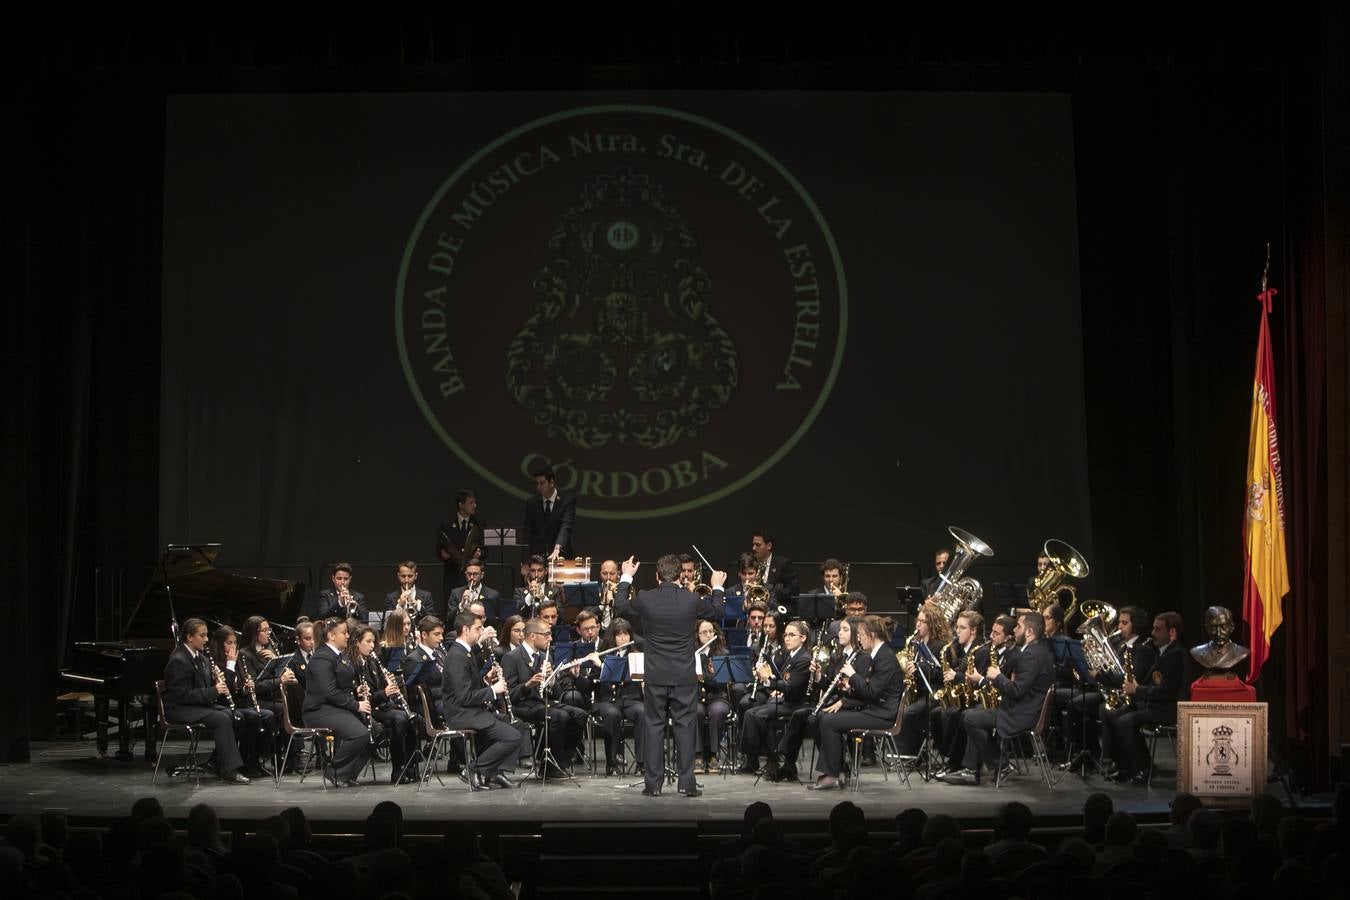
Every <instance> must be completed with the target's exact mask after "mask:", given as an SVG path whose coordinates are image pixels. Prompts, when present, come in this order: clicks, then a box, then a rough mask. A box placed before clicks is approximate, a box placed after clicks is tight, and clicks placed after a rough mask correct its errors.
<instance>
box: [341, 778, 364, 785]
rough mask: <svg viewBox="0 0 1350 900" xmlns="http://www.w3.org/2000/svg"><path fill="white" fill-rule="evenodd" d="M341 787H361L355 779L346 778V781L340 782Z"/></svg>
mask: <svg viewBox="0 0 1350 900" xmlns="http://www.w3.org/2000/svg"><path fill="white" fill-rule="evenodd" d="M342 786H343V787H360V786H361V782H359V781H357V780H356V779H355V778H348V779H347V780H346V781H344V782H342Z"/></svg>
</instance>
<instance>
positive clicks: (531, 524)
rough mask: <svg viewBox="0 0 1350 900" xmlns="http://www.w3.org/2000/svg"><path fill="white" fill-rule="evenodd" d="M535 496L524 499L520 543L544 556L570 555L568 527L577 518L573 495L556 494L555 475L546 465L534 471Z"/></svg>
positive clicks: (569, 531) (569, 529)
mask: <svg viewBox="0 0 1350 900" xmlns="http://www.w3.org/2000/svg"><path fill="white" fill-rule="evenodd" d="M534 487H535V490H536V491H537V492H538V496H536V497H531V498H530V499H528V500H526V501H525V534H524V540H523V541H521V543H523V544H525V545H526V546H528V547H529V548H530V551H529V552H530V555H531V556H534V555H536V554H538V555H540V556H544V557H546V558H548V559H557V558H558V557H559V556H562V557H564V558H566V557H570V556H571V555H572V526H573V525H575V524H576V519H577V498H576V497H564V496H563V495H561V494H559V493H558V484H557V476H555V475H554V474H553V470H552V469H550V468H543V469H540V470H538V471H537V472H535V473H534Z"/></svg>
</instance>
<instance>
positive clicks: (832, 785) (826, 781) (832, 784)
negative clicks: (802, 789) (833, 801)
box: [806, 775, 844, 791]
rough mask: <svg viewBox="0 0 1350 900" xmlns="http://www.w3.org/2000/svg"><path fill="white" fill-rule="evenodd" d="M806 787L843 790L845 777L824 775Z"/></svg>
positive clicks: (808, 788)
mask: <svg viewBox="0 0 1350 900" xmlns="http://www.w3.org/2000/svg"><path fill="white" fill-rule="evenodd" d="M806 789H807V790H808V791H842V790H843V789H844V779H842V778H835V777H834V776H833V775H822V776H820V777H819V778H817V779H816V782H815V784H808V785H807V786H806Z"/></svg>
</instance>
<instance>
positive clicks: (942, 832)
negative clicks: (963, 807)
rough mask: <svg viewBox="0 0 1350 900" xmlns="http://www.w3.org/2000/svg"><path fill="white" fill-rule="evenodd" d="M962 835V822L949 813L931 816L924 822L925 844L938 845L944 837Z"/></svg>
mask: <svg viewBox="0 0 1350 900" xmlns="http://www.w3.org/2000/svg"><path fill="white" fill-rule="evenodd" d="M949 837H952V838H959V837H961V824H960V823H959V822H957V821H956V820H955V819H953V818H952V817H951V816H947V815H942V814H939V815H936V816H929V817H928V821H927V822H924V823H923V845H924V846H925V847H936V846H937V845H938V842H939V841H941V840H942V839H943V838H949Z"/></svg>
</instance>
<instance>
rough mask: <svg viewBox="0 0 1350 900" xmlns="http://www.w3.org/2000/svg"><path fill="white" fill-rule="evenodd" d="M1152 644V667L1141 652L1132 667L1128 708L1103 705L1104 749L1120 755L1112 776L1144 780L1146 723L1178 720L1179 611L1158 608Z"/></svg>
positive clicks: (1182, 651)
mask: <svg viewBox="0 0 1350 900" xmlns="http://www.w3.org/2000/svg"><path fill="white" fill-rule="evenodd" d="M1153 646H1154V647H1156V648H1157V650H1158V655H1157V656H1156V657H1154V658H1153V664H1152V665H1151V666H1149V667H1148V668H1147V669H1145V668H1143V667H1142V665H1141V660H1142V656H1141V657H1140V658H1139V659H1136V660H1135V661H1134V662H1133V664H1132V667H1133V669H1134V678H1132V679H1130V680H1128V681H1126V682H1125V683H1124V685H1123V686H1122V687H1123V690H1124V691H1125V694H1126V695H1127V696H1128V697H1129V698H1130V703H1129V705H1128V706H1127V707H1124V708H1123V709H1108V710H1103V711H1102V722H1103V723H1104V724H1105V726H1106V727H1105V728H1104V729H1103V731H1102V741H1103V742H1104V745H1103V747H1102V752H1103V753H1104V754H1105V755H1107V756H1109V757H1111V759H1113V760H1115V763H1116V768H1115V770H1114V771H1113V772H1112V773H1111V775H1110V777H1111V780H1112V781H1115V782H1117V783H1124V782H1127V781H1128V782H1133V783H1135V784H1143V783H1144V781H1145V774H1144V773H1145V770H1146V769H1147V768H1148V748H1147V747H1146V746H1145V744H1144V736H1143V735H1141V734H1140V733H1139V726H1141V725H1175V724H1176V722H1177V700H1178V699H1179V698H1180V696H1181V688H1182V672H1183V670H1184V668H1185V660H1186V655H1187V653H1186V648H1184V647H1183V646H1182V645H1181V616H1180V615H1178V614H1177V613H1175V612H1164V613H1158V615H1157V616H1155V617H1154V618H1153Z"/></svg>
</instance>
